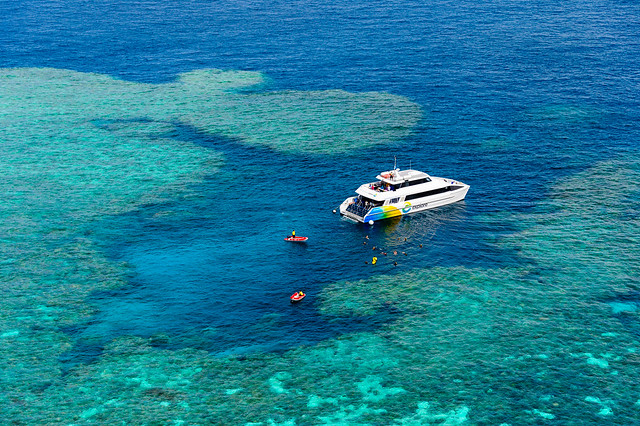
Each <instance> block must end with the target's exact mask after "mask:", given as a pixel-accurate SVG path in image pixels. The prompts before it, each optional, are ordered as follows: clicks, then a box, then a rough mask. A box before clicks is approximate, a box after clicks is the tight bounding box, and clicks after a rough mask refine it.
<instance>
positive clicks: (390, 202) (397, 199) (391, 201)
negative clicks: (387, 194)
mask: <svg viewBox="0 0 640 426" xmlns="http://www.w3.org/2000/svg"><path fill="white" fill-rule="evenodd" d="M398 201H400V198H392V199H390V200H389V204H395V203H397V202H398Z"/></svg>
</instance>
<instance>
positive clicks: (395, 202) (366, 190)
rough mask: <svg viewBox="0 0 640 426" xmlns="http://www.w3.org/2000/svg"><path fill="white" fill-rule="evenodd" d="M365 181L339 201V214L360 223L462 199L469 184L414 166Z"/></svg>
mask: <svg viewBox="0 0 640 426" xmlns="http://www.w3.org/2000/svg"><path fill="white" fill-rule="evenodd" d="M376 179H378V180H377V181H376V182H371V183H365V184H364V185H361V186H360V187H359V188H358V189H357V190H356V194H357V195H356V196H355V197H349V198H347V199H346V200H344V202H343V203H342V204H341V205H340V214H342V215H343V216H345V217H347V218H349V219H353V220H356V221H358V222H362V223H370V222H371V221H376V220H381V219H388V218H391V217H396V216H402V215H405V214H410V213H416V212H420V211H423V210H427V209H432V208H434V207H440V206H444V205H447V204H451V203H455V202H456V201H460V200H464V197H465V196H466V195H467V191H469V185H467V184H465V183H462V182H458V181H456V180H451V179H446V178H441V177H435V176H429V175H428V174H426V173H424V172H419V171H417V170H400V169H395V170H390V171H386V172H382V173H380V174H379V175H378V176H376Z"/></svg>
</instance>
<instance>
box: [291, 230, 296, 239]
mask: <svg viewBox="0 0 640 426" xmlns="http://www.w3.org/2000/svg"><path fill="white" fill-rule="evenodd" d="M295 237H296V231H295V229H294V230H293V231H291V238H295Z"/></svg>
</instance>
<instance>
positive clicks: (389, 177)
mask: <svg viewBox="0 0 640 426" xmlns="http://www.w3.org/2000/svg"><path fill="white" fill-rule="evenodd" d="M428 177H429V175H428V174H426V173H424V172H420V171H418V170H400V169H396V170H389V171H387V172H382V173H380V174H379V175H378V176H376V179H379V180H380V181H381V182H384V183H388V184H390V185H398V184H402V183H404V182H407V181H415V180H421V179H424V178H428Z"/></svg>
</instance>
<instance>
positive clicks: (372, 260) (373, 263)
mask: <svg viewBox="0 0 640 426" xmlns="http://www.w3.org/2000/svg"><path fill="white" fill-rule="evenodd" d="M377 261H378V258H377V257H374V258H373V259H371V264H372V265H375V264H376V262H377Z"/></svg>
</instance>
